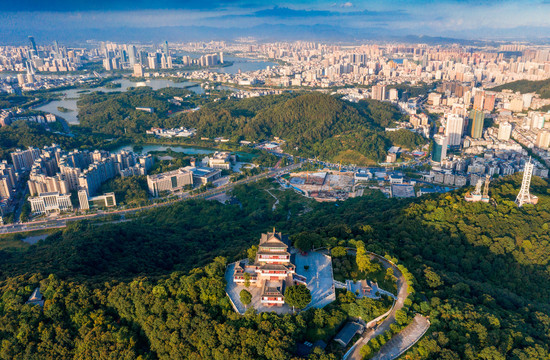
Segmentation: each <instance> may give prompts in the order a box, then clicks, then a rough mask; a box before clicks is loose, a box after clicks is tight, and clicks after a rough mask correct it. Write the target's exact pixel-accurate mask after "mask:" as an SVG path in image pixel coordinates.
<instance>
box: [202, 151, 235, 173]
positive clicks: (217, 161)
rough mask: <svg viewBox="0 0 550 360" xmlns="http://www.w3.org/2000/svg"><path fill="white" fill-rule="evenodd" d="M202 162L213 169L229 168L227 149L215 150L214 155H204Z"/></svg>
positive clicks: (229, 161)
mask: <svg viewBox="0 0 550 360" xmlns="http://www.w3.org/2000/svg"><path fill="white" fill-rule="evenodd" d="M203 164H205V165H206V166H208V167H211V168H214V169H226V170H229V169H230V168H231V154H230V153H229V152H227V151H216V152H215V153H214V155H212V156H210V157H206V158H205V159H204V160H203Z"/></svg>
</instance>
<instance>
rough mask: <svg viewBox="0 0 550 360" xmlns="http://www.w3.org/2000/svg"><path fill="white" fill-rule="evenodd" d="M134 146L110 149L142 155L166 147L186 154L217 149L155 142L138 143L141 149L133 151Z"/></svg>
mask: <svg viewBox="0 0 550 360" xmlns="http://www.w3.org/2000/svg"><path fill="white" fill-rule="evenodd" d="M134 146H136V145H124V146H121V147H118V148H116V149H113V150H111V153H119V152H121V151H133V152H135V153H136V154H142V155H144V154H148V153H150V152H151V151H166V150H168V149H172V150H173V151H174V152H177V153H182V154H187V155H208V154H213V153H214V152H216V151H217V150H216V149H208V148H199V147H192V146H184V145H156V144H149V145H138V146H141V147H142V149H141V150H140V151H134Z"/></svg>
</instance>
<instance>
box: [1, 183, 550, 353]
mask: <svg viewBox="0 0 550 360" xmlns="http://www.w3.org/2000/svg"><path fill="white" fill-rule="evenodd" d="M520 181H521V176H520V174H518V175H515V176H511V177H507V178H504V179H502V180H499V181H498V182H496V183H494V184H492V185H491V189H490V195H491V197H493V198H494V200H495V203H496V205H491V204H485V203H466V202H465V201H464V200H463V195H464V192H465V190H463V191H457V192H452V193H447V194H440V195H433V196H429V197H423V198H419V199H407V200H397V199H386V198H385V197H384V196H383V195H382V194H381V193H379V192H373V193H369V194H368V195H367V196H364V197H361V198H355V199H350V200H348V201H346V202H341V203H339V204H338V205H339V206H335V204H334V203H320V204H318V203H311V202H309V201H306V200H305V199H301V198H299V197H298V196H297V195H296V194H295V193H294V192H292V191H286V192H283V191H276V194H277V196H278V197H279V199H280V203H279V204H278V205H277V207H276V209H275V210H274V211H273V210H272V205H273V202H274V201H275V200H274V199H273V198H272V197H271V195H269V194H268V193H267V192H265V191H264V190H263V188H265V187H271V186H272V185H270V184H268V183H267V182H262V183H260V184H255V185H246V186H241V187H238V188H236V189H235V191H234V194H233V195H234V196H235V197H236V198H238V199H239V200H240V205H221V204H219V203H217V202H208V201H191V202H186V203H180V204H177V205H174V206H172V207H169V208H162V209H157V210H153V211H150V212H148V213H147V215H145V216H144V217H143V218H140V220H139V221H135V222H126V223H116V224H110V225H106V226H98V225H91V224H90V225H85V224H80V225H72V226H70V227H68V228H67V229H65V230H64V231H62V232H60V233H58V234H56V235H54V236H51V237H50V238H49V239H47V240H46V241H44V242H41V243H39V244H37V245H33V246H31V247H29V248H28V250H26V251H21V250H15V249H14V250H13V251H10V249H4V250H3V251H1V252H0V260H1V261H0V272H1V275H2V281H0V287H1V289H2V297H1V299H0V338H1V340H2V342H1V348H0V358H2V359H23V358H41V359H49V358H55V359H60V358H61V359H65V358H67V359H68V358H99V357H101V356H104V357H109V356H110V357H111V358H128V359H130V358H137V357H138V356H141V358H142V359H154V358H158V359H168V358H170V356H172V358H174V357H176V358H189V359H200V358H212V359H228V358H238V359H240V358H254V359H291V358H292V355H291V354H292V353H293V352H294V351H295V348H294V345H295V343H296V342H300V341H303V340H312V339H311V338H308V337H307V336H308V335H307V334H309V333H310V329H312V328H314V329H321V330H323V329H329V328H330V325H329V324H339V323H340V321H341V320H342V316H343V315H342V314H341V313H340V312H339V311H340V310H338V309H333V308H328V309H326V310H323V311H319V312H309V311H308V312H305V313H302V314H301V315H300V316H298V317H290V316H286V317H278V316H274V315H260V316H254V315H247V316H245V317H241V316H239V315H236V314H235V313H233V311H232V310H231V308H230V305H229V304H228V301H227V299H226V298H225V296H224V293H223V279H222V278H221V273H222V271H223V267H224V262H223V260H222V259H217V260H215V261H214V260H213V259H214V258H215V257H216V256H219V255H223V256H226V257H228V259H229V260H230V261H231V260H233V259H236V258H238V257H239V256H242V257H244V256H245V253H244V251H245V249H246V248H248V247H249V246H250V245H252V244H256V243H257V241H258V236H259V234H260V233H261V232H265V231H268V230H271V229H272V227H273V226H276V228H277V229H278V230H281V231H283V232H285V233H288V234H289V235H291V237H292V236H294V235H298V234H300V235H301V236H307V237H309V238H310V239H311V240H312V242H313V243H314V244H315V246H329V247H334V246H337V245H340V246H354V244H355V243H356V242H355V241H357V240H361V241H363V242H364V243H365V244H366V248H367V250H371V251H374V252H377V253H380V254H388V255H390V256H392V257H395V258H396V259H395V261H398V263H399V264H403V265H405V266H406V268H407V269H409V271H410V272H411V273H412V275H413V277H414V280H413V285H412V286H413V287H414V289H415V292H414V294H413V295H412V297H411V298H410V299H408V300H407V301H406V308H409V312H408V313H409V314H413V313H414V312H419V313H422V314H424V315H426V316H429V317H430V321H431V323H432V326H431V327H430V330H429V331H428V333H427V334H426V336H425V337H424V338H423V339H422V340H421V341H420V343H419V344H417V345H416V346H415V347H414V348H413V349H412V350H411V351H409V353H408V356H409V358H410V359H434V360H435V359H514V360H528V359H548V358H549V356H550V353H549V351H550V316H549V314H550V304H549V302H548V299H549V298H550V255H549V254H550V195H549V193H548V183H547V182H546V181H543V180H541V179H539V178H534V179H533V184H532V192H533V193H535V194H536V195H538V196H539V197H540V202H539V204H538V205H536V206H530V205H527V206H524V207H523V208H517V206H515V204H514V203H513V200H514V197H515V195H516V193H517V190H518V188H519V184H520ZM272 191H275V190H272ZM239 254H240V255H239ZM208 263H210V264H209V265H207V266H206V267H205V268H202V269H199V270H193V271H191V272H189V270H190V269H191V268H193V267H196V266H203V265H205V264H208ZM50 274H52V275H50ZM39 282H40V283H41V284H42V289H43V291H44V293H45V294H46V298H47V299H48V300H47V302H46V306H45V308H44V312H40V311H39V310H38V309H37V308H33V307H29V306H25V305H22V304H23V302H24V300H25V298H26V297H27V296H28V295H29V294H30V292H31V291H32V289H33V287H34V286H35V285H36V284H38V283H39ZM409 316H410V315H409ZM405 317H406V315H405ZM332 326H334V325H332ZM306 330H307V331H306ZM316 331H317V330H316ZM174 354H175V355H174ZM312 358H313V359H321V358H323V359H329V358H330V357H327V355H318V356H317V355H316V356H314V357H312Z"/></svg>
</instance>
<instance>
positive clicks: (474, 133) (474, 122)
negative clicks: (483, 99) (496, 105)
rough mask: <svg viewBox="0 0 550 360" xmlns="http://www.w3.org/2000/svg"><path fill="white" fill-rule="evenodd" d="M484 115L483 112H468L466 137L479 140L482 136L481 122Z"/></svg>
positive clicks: (474, 110)
mask: <svg viewBox="0 0 550 360" xmlns="http://www.w3.org/2000/svg"><path fill="white" fill-rule="evenodd" d="M484 120H485V114H483V111H481V110H476V109H472V110H471V111H470V119H469V124H468V135H469V136H470V137H472V138H474V139H479V138H481V137H482V136H483V122H484Z"/></svg>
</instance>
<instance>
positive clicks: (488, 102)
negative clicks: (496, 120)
mask: <svg viewBox="0 0 550 360" xmlns="http://www.w3.org/2000/svg"><path fill="white" fill-rule="evenodd" d="M495 99H496V94H495V93H486V94H485V100H484V101H483V110H487V111H489V112H491V111H493V110H494V109H495Z"/></svg>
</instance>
